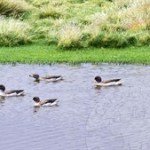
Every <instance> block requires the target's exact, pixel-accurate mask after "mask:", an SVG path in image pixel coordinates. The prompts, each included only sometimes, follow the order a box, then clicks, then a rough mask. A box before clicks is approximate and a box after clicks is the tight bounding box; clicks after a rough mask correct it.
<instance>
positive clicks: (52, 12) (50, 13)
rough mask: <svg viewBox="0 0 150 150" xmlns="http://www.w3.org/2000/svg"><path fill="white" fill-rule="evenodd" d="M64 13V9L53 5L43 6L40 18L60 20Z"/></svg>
mask: <svg viewBox="0 0 150 150" xmlns="http://www.w3.org/2000/svg"><path fill="white" fill-rule="evenodd" d="M63 13H64V9H63V7H55V6H52V5H50V4H49V5H47V6H43V7H42V8H41V9H40V13H39V17H40V18H47V17H51V18H54V19H56V18H60V17H61V16H63Z"/></svg>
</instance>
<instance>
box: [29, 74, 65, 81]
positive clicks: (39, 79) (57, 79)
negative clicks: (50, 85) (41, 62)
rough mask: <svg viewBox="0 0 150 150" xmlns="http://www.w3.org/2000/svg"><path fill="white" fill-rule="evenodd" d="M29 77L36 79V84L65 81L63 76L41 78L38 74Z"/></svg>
mask: <svg viewBox="0 0 150 150" xmlns="http://www.w3.org/2000/svg"><path fill="white" fill-rule="evenodd" d="M29 76H30V77H33V78H34V79H35V82H40V81H47V82H57V81H60V80H63V77H62V76H61V75H52V76H46V77H40V76H39V75H38V74H32V75H29Z"/></svg>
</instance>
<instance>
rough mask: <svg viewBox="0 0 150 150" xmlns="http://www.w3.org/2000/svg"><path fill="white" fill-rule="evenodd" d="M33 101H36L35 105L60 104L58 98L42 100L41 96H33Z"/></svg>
mask: <svg viewBox="0 0 150 150" xmlns="http://www.w3.org/2000/svg"><path fill="white" fill-rule="evenodd" d="M33 101H34V102H35V104H34V106H35V107H40V106H56V105H58V100H57V99H46V100H40V98H39V97H33Z"/></svg>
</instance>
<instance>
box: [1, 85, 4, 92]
mask: <svg viewBox="0 0 150 150" xmlns="http://www.w3.org/2000/svg"><path fill="white" fill-rule="evenodd" d="M0 91H2V92H4V91H5V86H4V85H2V84H1V85H0Z"/></svg>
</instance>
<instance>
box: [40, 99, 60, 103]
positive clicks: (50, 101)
mask: <svg viewBox="0 0 150 150" xmlns="http://www.w3.org/2000/svg"><path fill="white" fill-rule="evenodd" d="M56 100H57V99H47V100H45V101H44V102H43V104H47V103H54V102H55V101H56Z"/></svg>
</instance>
